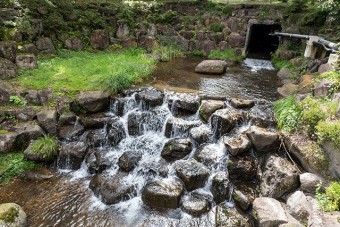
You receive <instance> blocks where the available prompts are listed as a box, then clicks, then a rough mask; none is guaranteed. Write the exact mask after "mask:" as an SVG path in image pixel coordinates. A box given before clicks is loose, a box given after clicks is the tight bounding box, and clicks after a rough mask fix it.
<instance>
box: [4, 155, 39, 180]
mask: <svg viewBox="0 0 340 227" xmlns="http://www.w3.org/2000/svg"><path fill="white" fill-rule="evenodd" d="M36 167H37V164H36V163H35V162H32V161H28V160H27V159H26V158H25V157H24V154H23V153H9V154H0V184H6V183H8V182H10V180H11V179H12V178H13V177H15V176H19V175H21V174H22V173H23V172H24V171H25V170H30V169H34V168H36Z"/></svg>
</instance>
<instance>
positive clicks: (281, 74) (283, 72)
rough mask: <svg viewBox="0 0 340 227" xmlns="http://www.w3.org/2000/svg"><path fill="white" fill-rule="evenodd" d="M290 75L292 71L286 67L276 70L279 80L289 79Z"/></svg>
mask: <svg viewBox="0 0 340 227" xmlns="http://www.w3.org/2000/svg"><path fill="white" fill-rule="evenodd" d="M291 76H292V73H291V72H290V70H289V69H288V68H285V67H283V68H281V69H280V70H279V71H278V72H277V77H278V78H279V79H281V80H286V79H289V78H290V77H291Z"/></svg>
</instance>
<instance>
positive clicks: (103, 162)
mask: <svg viewBox="0 0 340 227" xmlns="http://www.w3.org/2000/svg"><path fill="white" fill-rule="evenodd" d="M86 165H87V169H88V170H89V172H90V173H91V174H94V173H101V172H103V171H104V170H106V169H108V168H109V167H110V166H111V162H110V161H109V160H108V159H107V158H106V157H105V154H104V153H103V152H100V151H95V152H91V153H89V154H88V155H87V156H86Z"/></svg>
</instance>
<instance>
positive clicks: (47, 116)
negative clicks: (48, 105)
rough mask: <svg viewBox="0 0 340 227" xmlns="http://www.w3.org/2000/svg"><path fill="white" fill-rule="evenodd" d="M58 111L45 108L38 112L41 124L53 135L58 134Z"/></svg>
mask: <svg viewBox="0 0 340 227" xmlns="http://www.w3.org/2000/svg"><path fill="white" fill-rule="evenodd" d="M57 117H58V115H57V111H56V110H51V109H43V110H41V111H40V112H38V113H37V120H38V122H39V125H40V126H41V127H42V128H43V129H44V130H45V131H46V132H47V133H48V134H51V135H57Z"/></svg>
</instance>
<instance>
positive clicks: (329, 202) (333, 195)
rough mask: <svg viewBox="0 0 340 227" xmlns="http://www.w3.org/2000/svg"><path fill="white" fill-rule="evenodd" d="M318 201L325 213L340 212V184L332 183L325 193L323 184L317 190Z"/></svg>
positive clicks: (337, 182)
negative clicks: (322, 187) (322, 190)
mask: <svg viewBox="0 0 340 227" xmlns="http://www.w3.org/2000/svg"><path fill="white" fill-rule="evenodd" d="M316 199H317V201H318V204H319V207H320V208H321V210H323V211H339V210H340V207H339V204H340V182H339V181H336V182H332V183H331V184H330V185H329V186H328V187H326V191H325V192H324V193H322V192H321V183H320V184H319V187H318V188H317V190H316Z"/></svg>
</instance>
